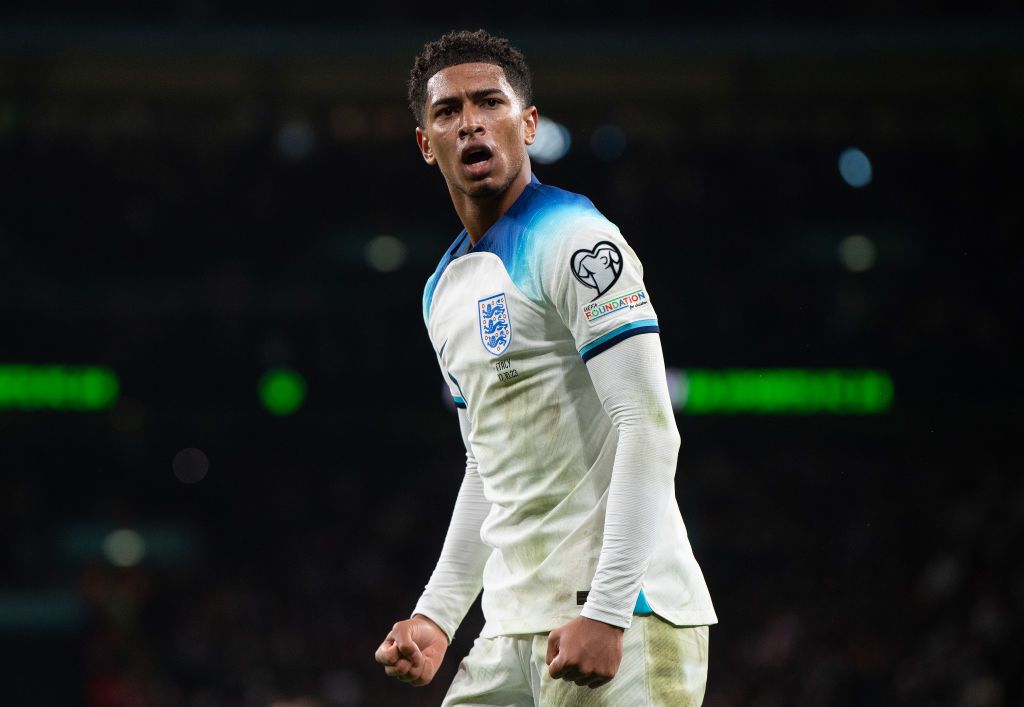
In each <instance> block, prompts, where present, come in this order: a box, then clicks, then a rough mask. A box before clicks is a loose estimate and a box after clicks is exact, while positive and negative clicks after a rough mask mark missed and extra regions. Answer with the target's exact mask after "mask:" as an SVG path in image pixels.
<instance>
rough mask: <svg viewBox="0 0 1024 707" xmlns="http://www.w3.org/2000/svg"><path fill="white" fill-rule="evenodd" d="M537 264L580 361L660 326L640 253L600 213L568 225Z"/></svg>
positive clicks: (547, 294) (549, 297) (549, 296)
mask: <svg viewBox="0 0 1024 707" xmlns="http://www.w3.org/2000/svg"><path fill="white" fill-rule="evenodd" d="M542 267H543V268H544V270H545V278H544V280H545V283H546V285H547V287H546V290H547V291H546V293H545V294H546V296H547V298H548V299H549V301H550V302H551V303H552V304H553V305H554V307H555V309H556V310H557V311H558V314H559V317H560V318H561V320H562V323H563V324H564V325H565V326H566V328H567V329H568V330H569V331H570V332H571V334H572V337H573V340H574V342H575V345H576V350H577V351H578V352H579V353H580V356H581V357H582V358H583V360H584V361H589V360H590V359H591V358H593V357H595V356H597V355H598V354H600V353H602V352H603V351H607V350H608V349H610V348H612V347H613V346H615V345H616V344H618V343H619V342H621V341H624V340H626V339H628V338H631V337H633V336H636V335H637V334H644V333H657V332H658V331H659V329H658V317H657V314H655V312H654V306H653V305H652V304H651V297H650V294H649V293H648V291H647V287H646V286H645V285H644V281H643V267H642V265H641V264H640V259H639V258H638V257H637V255H636V253H635V252H634V251H633V249H632V248H631V247H630V246H629V244H628V243H626V240H625V239H624V238H623V237H622V234H620V233H619V230H618V229H617V228H616V227H615V226H614V225H613V224H611V223H610V222H609V221H607V220H605V219H604V218H601V217H597V216H588V217H584V218H580V219H578V220H577V221H576V222H575V223H573V224H571V225H570V226H569V227H567V228H566V230H565V232H564V233H563V234H562V236H561V237H560V238H559V241H558V243H557V247H555V248H551V249H550V251H549V252H548V254H547V257H546V258H545V262H544V263H543V266H542Z"/></svg>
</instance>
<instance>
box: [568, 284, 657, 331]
mask: <svg viewBox="0 0 1024 707" xmlns="http://www.w3.org/2000/svg"><path fill="white" fill-rule="evenodd" d="M648 304H650V300H648V299H647V291H646V290H645V289H644V288H642V287H641V288H638V289H636V290H633V291H631V292H626V293H624V294H619V295H615V296H613V297H609V298H608V299H605V300H602V301H600V302H591V303H590V304H587V305H584V306H583V308H582V309H583V316H584V318H585V319H586V320H587V324H589V325H590V326H594V325H595V324H596V323H597V322H599V321H601V320H602V319H604V318H605V317H610V316H613V315H615V314H618V313H620V312H627V311H629V310H631V309H637V308H638V307H643V306H646V305H648Z"/></svg>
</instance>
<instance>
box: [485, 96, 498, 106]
mask: <svg viewBox="0 0 1024 707" xmlns="http://www.w3.org/2000/svg"><path fill="white" fill-rule="evenodd" d="M485 102H486V103H487V107H488V108H495V107H497V105H498V99H497V98H488V99H487V100H486V101H485Z"/></svg>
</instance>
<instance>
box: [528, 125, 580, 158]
mask: <svg viewBox="0 0 1024 707" xmlns="http://www.w3.org/2000/svg"><path fill="white" fill-rule="evenodd" d="M571 146H572V136H571V135H569V129H568V128H566V127H565V126H564V125H562V124H561V123H556V122H555V121H553V120H549V119H548V118H543V117H542V118H541V119H540V120H539V121H538V123H537V139H536V140H534V142H533V144H532V145H530V146H529V147H528V148H527V151H528V152H529V153H530V158H531V159H534V160H536V161H537V162H538V163H540V164H551V163H553V162H557V161H558V160H560V159H562V158H563V157H565V156H566V155H567V154H568V153H569V148H570V147H571Z"/></svg>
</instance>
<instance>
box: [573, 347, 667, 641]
mask: <svg viewBox="0 0 1024 707" xmlns="http://www.w3.org/2000/svg"><path fill="white" fill-rule="evenodd" d="M587 369H588V370H589V371H590V378H591V380H592V381H593V382H594V388H595V389H596V390H597V394H598V397H600V398H601V403H602V405H603V406H604V409H605V412H607V413H608V416H609V417H610V418H611V419H612V424H613V425H615V429H616V430H617V431H618V433H619V441H618V445H617V446H616V448H615V465H614V467H613V468H612V479H611V484H610V486H609V489H608V508H607V510H606V511H605V523H604V542H603V543H602V545H601V556H600V559H599V560H598V563H597V572H596V573H595V574H594V581H593V583H592V584H591V588H590V594H589V596H588V597H587V602H586V604H585V605H584V607H583V612H582V614H583V616H586V617H588V618H591V619H597V620H598V621H604V622H605V623H609V624H613V625H615V626H622V627H626V626H629V624H630V622H631V621H632V618H633V607H634V606H635V604H636V598H637V594H639V592H640V585H641V580H642V579H643V577H644V574H645V573H646V572H647V567H648V565H649V564H650V561H651V555H652V553H653V552H654V547H655V540H656V538H657V535H658V530H659V529H660V528H661V525H662V518H664V516H665V511H666V510H667V509H668V506H669V503H671V502H673V501H674V499H675V472H676V457H677V455H678V454H679V432H678V430H677V429H676V420H675V415H674V414H673V412H672V402H671V400H670V399H669V394H668V383H667V381H666V378H665V361H664V360H663V358H662V353H661V339H660V337H659V336H658V335H657V334H640V335H639V336H633V337H631V338H629V339H626V340H625V341H621V342H619V343H618V344H616V345H615V346H613V347H612V348H610V349H608V350H607V351H604V352H602V353H600V354H598V355H596V356H594V357H593V358H592V359H590V360H589V361H588V362H587Z"/></svg>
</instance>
